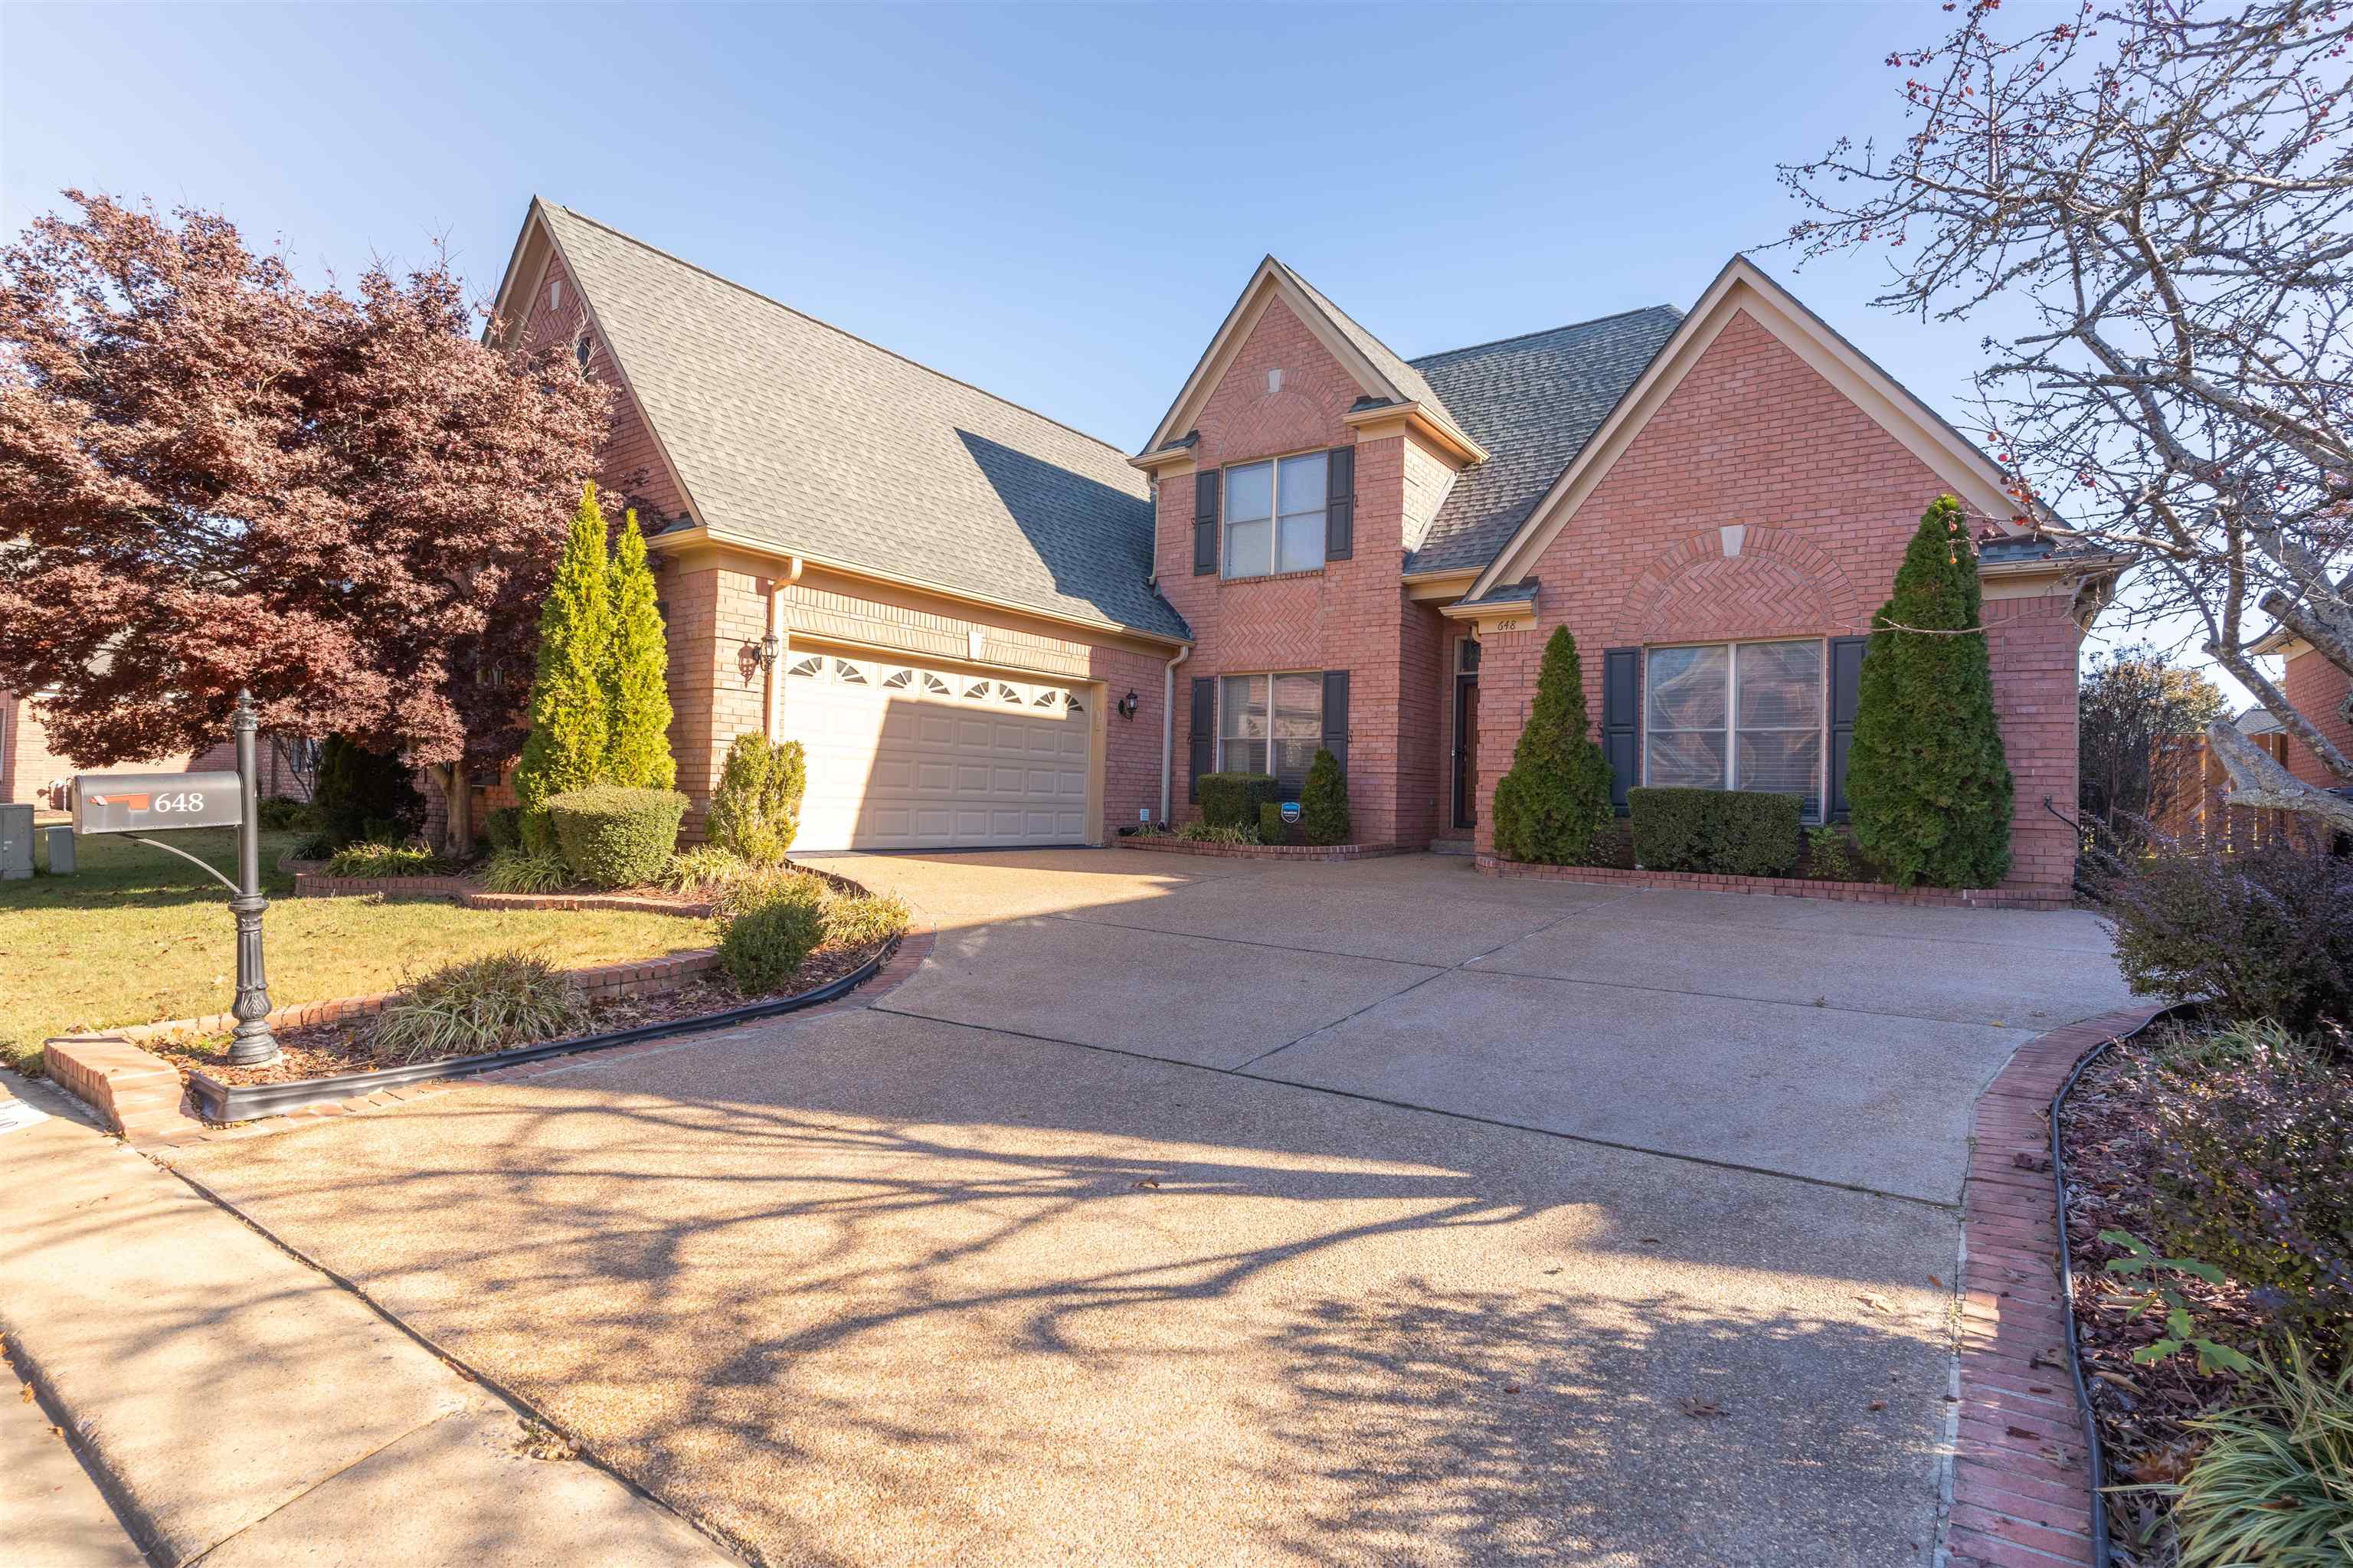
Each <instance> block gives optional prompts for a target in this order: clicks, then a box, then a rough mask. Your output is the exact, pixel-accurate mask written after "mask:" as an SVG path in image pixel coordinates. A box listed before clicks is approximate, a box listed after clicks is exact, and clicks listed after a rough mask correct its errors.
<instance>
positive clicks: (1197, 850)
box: [1114, 833, 1413, 861]
mask: <svg viewBox="0 0 2353 1568" xmlns="http://www.w3.org/2000/svg"><path fill="white" fill-rule="evenodd" d="M1114 842H1116V844H1117V845H1118V847H1119V848H1121V849H1140V850H1150V851H1152V852H1153V853H1155V854H1198V855H1208V856H1210V857H1212V858H1214V859H1219V860H1308V861H1333V860H1371V859H1373V858H1374V857H1375V856H1377V855H1385V854H1411V853H1413V852H1412V851H1411V850H1409V849H1408V848H1407V847H1406V846H1405V845H1403V844H1213V843H1205V842H1199V841H1197V840H1194V839H1180V838H1178V837H1177V836H1176V834H1174V833H1138V834H1135V835H1134V836H1133V837H1130V838H1124V839H1119V840H1116V841H1114Z"/></svg>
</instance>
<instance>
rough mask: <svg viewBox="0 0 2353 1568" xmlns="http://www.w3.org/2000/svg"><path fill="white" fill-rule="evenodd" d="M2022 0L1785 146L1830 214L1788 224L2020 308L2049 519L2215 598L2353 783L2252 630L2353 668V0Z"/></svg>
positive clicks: (2149, 603) (2009, 345)
mask: <svg viewBox="0 0 2353 1568" xmlns="http://www.w3.org/2000/svg"><path fill="white" fill-rule="evenodd" d="M1999 4H2000V0H1978V3H1977V4H1974V5H1969V6H1968V8H1967V9H1966V10H1965V11H1963V12H1962V13H1961V20H1960V23H1959V25H1958V26H1957V29H1956V30H1955V31H1954V32H1953V33H1952V34H1951V36H1949V37H1947V38H1945V39H1944V40H1943V41H1942V42H1940V43H1938V44H1936V45H1933V46H1931V47H1929V48H1922V49H1917V50H1907V51H1903V52H1900V53H1897V54H1894V55H1891V56H1890V57H1889V59H1888V63H1889V65H1890V66H1892V67H1894V68H1895V69H1899V70H1902V71H1904V72H1905V83H1904V93H1903V96H1904V99H1905V105H1906V111H1905V121H1906V123H1905V128H1904V133H1903V135H1902V137H1901V139H1900V140H1897V141H1895V142H1894V143H1889V144H1885V145H1882V144H1879V143H1873V142H1869V141H1865V142H1862V143H1856V142H1854V141H1852V140H1851V139H1846V140H1841V141H1840V142H1839V143H1837V144H1836V145H1835V146H1833V147H1832V148H1831V150H1830V151H1829V152H1828V153H1827V154H1824V155H1823V156H1822V157H1820V158H1819V159H1817V160H1815V161H1814V162H1812V163H1808V164H1785V165H1783V166H1782V168H1781V178H1782V181H1783V183H1784V184H1786V185H1788V187H1789V188H1790V189H1791V190H1792V191H1793V192H1795V193H1796V195H1797V196H1798V197H1799V200H1800V201H1801V202H1802V203H1803V204H1804V205H1805V207H1806V209H1807V215H1808V216H1807V217H1805V219H1804V220H1803V221H1801V222H1799V224H1797V225H1795V226H1794V227H1793V228H1792V229H1791V232H1790V234H1789V236H1788V238H1787V239H1786V240H1784V241H1783V242H1782V243H1784V244H1788V245H1790V246H1793V247H1795V248H1797V249H1799V251H1800V252H1801V254H1802V255H1803V256H1804V257H1806V258H1808V259H1810V258H1813V257H1818V256H1821V255H1824V254H1827V253H1830V252H1833V251H1841V250H1847V249H1856V248H1865V247H1870V248H1877V249H1881V250H1883V252H1884V253H1885V254H1886V255H1887V256H1888V257H1889V258H1890V259H1891V260H1892V263H1893V278H1892V281H1891V282H1890V284H1889V286H1888V288H1887V289H1886V290H1885V291H1884V292H1883V293H1882V294H1881V295H1880V296H1879V297H1878V299H1877V300H1876V301H1874V302H1875V303H1877V304H1880V305H1882V306H1885V307H1888V308H1892V309H1896V310H1901V311H1905V312H1910V313H1915V314H1918V315H1920V316H1921V317H1923V318H1924V319H1935V320H1939V321H1951V320H1958V319H1967V318H1969V317H1970V316H1971V315H1972V314H1973V313H1975V314H1978V315H1979V316H1980V317H1982V318H1985V319H1988V321H1989V324H1991V323H1992V322H1994V321H2001V322H2005V323H2010V324H2008V325H2006V326H2004V327H2002V328H2000V329H1999V330H1997V331H1996V332H1994V333H1993V334H1991V335H1989V336H1988V337H1987V338H1986V339H1985V343H1984V346H1985V349H1986V352H1987V354H1988V358H1989V362H1988V364H1987V365H1986V366H1985V367H1984V368H1983V369H1982V370H1980V371H1979V372H1978V376H1977V391H1978V399H1979V409H1980V413H1981V419H1982V425H1983V429H1982V432H1981V433H1982V436H1983V438H1984V440H1985V441H1986V442H1987V444H1988V447H1989V450H1991V451H1992V452H1994V453H1995V455H1996V457H1997V459H1998V461H2000V462H2001V464H2002V465H2003V466H2004V468H2005V469H2006V470H2007V471H2009V472H2010V476H2011V482H2012V493H2013V494H2014V495H2015V497H2016V499H2017V503H2018V513H2019V515H2020V516H2021V518H2022V519H2030V520H2031V521H2033V522H2034V523H2035V524H2037V525H2038V526H2041V527H2043V528H2045V529H2047V530H2048V531H2049V532H2051V533H2052V534H2054V535H2060V536H2062V537H2063V538H2067V539H2070V540H2073V541H2080V542H2083V543H2085V544H2088V545H2092V546H2098V547H2099V548H2100V549H2101V550H2102V551H2104V552H2106V553H2107V554H2108V555H2110V556H2114V557H2121V558H2122V559H2123V560H2124V561H2125V562H2126V564H2128V565H2129V566H2131V567H2137V568H2138V569H2137V575H2136V578H2135V589H2134V592H2133V594H2132V596H2131V599H2130V603H2129V608H2127V609H2124V610H2122V611H2121V613H2124V614H2126V615H2127V616H2128V617H2130V618H2131V619H2132V620H2136V621H2150V620H2158V619H2161V618H2168V617H2173V616H2177V615H2180V614H2183V613H2185V612H2186V613H2188V614H2189V615H2191V616H2194V617H2195V618H2197V620H2198V621H2199V622H2200V624H2202V626H2203V628H2204V637H2203V640H2202V641H2203V647H2204V651H2205V652H2206V654H2207V655H2208V656H2209V657H2210V658H2211V659H2212V660H2214V662H2216V663H2218V664H2220V665H2221V667H2222V668H2223V669H2225V670H2228V671H2229V672H2230V673H2232V674H2233V675H2235V676H2237V677H2238V678H2239V680H2241V681H2242V682H2243V683H2245V684H2246V686H2247V688H2248V689H2249V690H2250V691H2252V692H2253V693H2254V694H2255V695H2256V697H2257V698H2258V699H2259V700H2260V701H2261V702H2262V704H2263V706H2264V707H2265V708H2267V709H2268V710H2270V711H2271V712H2272V713H2273V714H2274V715H2277V717H2278V719H2279V721H2280V723H2281V724H2282V725H2284V726H2285V727H2286V728H2287V730H2288V732H2289V733H2290V734H2292V735H2293V736H2295V738H2296V739H2297V740H2298V741H2299V742H2301V743H2302V744H2303V745H2304V746H2305V747H2307V748H2309V749H2310V750H2311V751H2312V753H2313V754H2314V755H2315V756H2316V757H2317V758H2320V760H2321V761H2322V763H2323V764H2324V765H2326V767H2327V768H2328V770H2329V771H2330V772H2331V773H2333V774H2334V775H2335V776H2336V777H2337V778H2338V779H2345V780H2347V781H2348V782H2353V758H2348V757H2347V756H2346V755H2345V754H2344V752H2343V751H2342V750H2341V749H2340V748H2339V747H2337V746H2336V745H2334V744H2332V743H2331V741H2330V740H2329V739H2328V737H2327V736H2325V735H2324V734H2323V733H2322V732H2321V730H2320V729H2319V728H2318V727H2317V726H2316V725H2315V723H2314V722H2313V720H2314V716H2315V715H2310V714H2305V713H2299V712H2298V711H2297V710H2296V708H2295V705H2294V704H2292V703H2290V702H2289V701H2288V700H2287V697H2286V695H2285V694H2284V693H2283V692H2282V691H2281V690H2280V688H2279V686H2278V684H2277V683H2274V681H2272V680H2271V679H2270V678H2269V677H2268V676H2267V675H2266V674H2265V673H2263V669H2262V668H2261V667H2260V666H2259V665H2258V664H2257V663H2256V662H2255V656H2254V654H2253V645H2254V644H2255V643H2256V642H2258V641H2261V640H2262V638H2263V635H2264V634H2265V633H2267V632H2268V631H2270V630H2272V629H2273V627H2274V626H2277V627H2280V628H2284V630H2287V631H2289V632H2292V633H2293V634H2294V635H2295V636H2296V637H2299V638H2301V639H2303V640H2304V641H2306V642H2308V643H2309V644H2310V645H2311V646H2312V647H2313V649H2314V650H2315V651H2316V652H2317V654H2318V655H2319V656H2320V657H2322V658H2325V659H2327V661H2328V662H2329V663H2331V664H2332V665H2334V666H2335V667H2337V669H2339V670H2342V671H2345V672H2346V673H2348V676H2353V572H2348V556H2353V422H2348V401H2353V335H2348V328H2353V139H2348V131H2353V95H2348V74H2349V73H2353V64H2348V43H2353V14H2348V11H2347V9H2346V8H2345V7H2344V6H2341V5H2326V4H2316V3H2312V0H2278V3H2274V4H2258V5H2244V6H2242V7H2238V8H2233V9H2230V10H2227V11H2224V10H2221V9H2219V8H2216V7H2211V6H2204V5H2199V4H2198V3H2197V0H2136V3H2133V4H2128V5H2121V6H2116V7H2114V8H2109V9H2095V8H2094V6H2092V5H2085V6H2084V8H2083V9H2082V10H2081V11H2080V12H2073V13H2069V14H2067V15H2066V16H2064V19H2063V20H2060V21H2057V22H2054V23H2052V24H2051V25H2049V26H2043V27H2042V28H2040V29H2039V30H2035V31H2031V32H2025V33H2022V34H2020V35H2017V36H2013V37H1997V36H1996V35H1995V33H1994V31H1993V28H1992V24H1993V22H1994V20H1995V16H1996V13H1997V10H1998V6H1999ZM1945 9H1946V10H1947V11H1952V10H1954V9H1955V6H1954V5H1947V6H1946V7H1945ZM2345 708H2346V712H2347V717H2348V721H2353V696H2348V699H2347V702H2346V705H2345ZM2208 733H2209V736H2210V737H2211V741H2212V743H2213V746H2214V748H2215V751H2216V754H2217V755H2218V756H2220V757H2221V758H2222V761H2223V764H2224V766H2225V767H2226V768H2229V770H2230V773H2231V777H2232V783H2233V785H2234V787H2235V788H2234V792H2233V795H2232V800H2233V803H2235V804H2238V805H2242V806H2258V807H2276V808H2281V809H2284V810H2295V811H2304V812H2308V813H2311V814H2313V815H2315V816H2317V817H2321V818H2324V819H2327V820H2329V821H2333V822H2334V823H2336V824H2337V825H2338V826H2340V827H2348V828H2353V800H2344V799H2340V798H2338V797H2337V796H2335V795H2332V794H2330V793H2328V792H2327V791H2326V790H2321V789H2314V788H2312V787H2311V786H2309V785H2307V784H2306V783H2303V782H2301V781H2299V780H2298V779H2295V778H2294V777H2293V776H2292V775H2291V774H2289V772H2288V771H2287V770H2286V769H2285V768H2282V767H2281V766H2280V765H2279V764H2278V763H2276V762H2274V761H2273V760H2272V758H2270V757H2268V756H2267V755H2265V754H2264V753H2263V752H2262V751H2260V750H2258V749H2257V748H2256V747H2254V746H2253V744H2251V743H2250V742H2249V741H2248V740H2247V739H2246V738H2245V736H2242V735H2241V734H2240V733H2239V731H2238V730H2237V729H2236V728H2235V727H2234V726H2232V724H2231V723H2230V722H2229V721H2228V720H2227V719H2223V720H2218V721H2216V722H2215V723H2214V724H2213V725H2212V726H2211V728H2210V730H2209V732H2208Z"/></svg>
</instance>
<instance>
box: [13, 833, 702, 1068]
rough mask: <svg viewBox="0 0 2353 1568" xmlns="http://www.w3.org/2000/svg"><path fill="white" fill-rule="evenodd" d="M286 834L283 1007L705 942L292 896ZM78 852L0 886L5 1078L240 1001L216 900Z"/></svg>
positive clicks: (197, 889) (582, 915)
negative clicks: (542, 959) (533, 962)
mask: <svg viewBox="0 0 2353 1568" xmlns="http://www.w3.org/2000/svg"><path fill="white" fill-rule="evenodd" d="M295 837H296V835H295V834H292V833H265V834H263V835H262V854H261V863H262V868H263V890H264V891H265V892H267V893H268V894H269V896H270V898H271V900H272V903H271V904H270V906H269V914H268V915H266V916H263V919H262V929H263V932H264V934H265V938H266V941H267V946H268V950H269V998H270V1000H271V1001H273V1002H276V1003H277V1004H278V1005H280V1006H281V1007H283V1006H286V1005H287V1004H289V1003H291V1002H298V1001H322V1000H325V999H328V998H332V997H339V996H361V995H364V994H366V993H368V992H370V991H390V990H391V989H393V988H394V987H395V986H396V985H398V984H399V983H400V981H401V980H402V978H403V977H404V976H406V975H411V974H417V973H421V972H423V971H425V970H427V969H435V968H438V966H439V965H441V964H444V963H447V962H448V961H449V960H450V959H460V958H472V957H476V956H478V955H480V954H482V953H487V952H491V951H494V950H496V949H498V948H517V947H519V948H529V949H530V950H532V951H533V952H537V953H542V954H544V955H545V956H546V957H547V958H548V959H549V960H550V961H552V962H554V963H556V964H559V965H562V966H563V967H565V968H575V967H578V966H582V965H586V964H597V963H611V962H616V961H618V960H620V959H636V958H648V957H653V956H657V955H659V954H663V953H672V952H677V951H679V950H681V948H702V947H708V946H710V945H711V944H712V941H713V940H715V938H714V937H713V935H712V927H711V925H710V922H708V921H704V920H688V919H681V918H680V917H679V916H674V915H640V914H630V913H625V912H622V911H619V910H602V909H600V910H562V909H522V910H488V909H460V908H459V907H457V906H454V905H451V904H447V903H443V902H441V901H439V900H426V899H417V900H411V901H403V902H387V901H385V900H383V899H380V898H294V897H292V896H290V895H291V894H292V893H293V891H294V885H293V879H292V878H290V877H283V876H280V875H279V874H277V873H276V872H275V870H273V869H272V867H273V865H274V863H275V862H276V861H277V858H278V857H279V855H280V854H281V853H284V852H285V851H286V849H287V848H288V847H289V846H290V845H291V844H292V843H293V842H294V840H295ZM236 841H237V835H236V834H235V833H233V832H228V831H227V830H219V831H205V832H182V833H174V834H173V835H172V838H171V841H170V842H173V843H174V844H175V845H177V846H178V847H179V848H181V849H184V850H186V851H187V852H188V853H191V854H195V855H198V856H201V857H202V858H203V859H205V860H206V861H209V862H210V863H213V864H215V865H216V866H218V867H220V868H221V870H222V871H223V872H225V873H228V874H231V875H234V874H235V866H236V858H237V842H236ZM77 847H78V848H79V851H80V860H81V867H80V870H79V874H76V875H73V876H66V877H57V876H48V875H40V876H36V877H34V878H33V879H32V880H31V881H29V882H26V881H16V882H0V1061H5V1062H7V1063H8V1065H12V1066H16V1067H19V1068H24V1067H27V1066H31V1065H34V1064H37V1061H38V1059H39V1056H40V1050H41V1042H42V1041H43V1040H45V1039H47V1037H48V1036H50V1035H52V1034H63V1033H70V1032H72V1031H74V1030H77V1029H103V1028H108V1027H111V1026H112V1025H116V1024H123V1023H152V1022H155V1021H157V1020H159V1019H165V1018H191V1017H195V1016H197V1015H199V1014H203V1013H207V1012H227V1011H228V1008H229V1004H230V1003H231V1002H232V1001H235V1000H236V995H237V940H236V931H235V927H233V926H232V925H231V923H230V918H229V912H228V894H227V890H226V889H224V888H223V887H221V885H219V884H218V883H216V882H214V881H213V880H212V879H211V878H210V877H208V876H206V875H205V874H203V873H202V872H200V871H198V870H197V869H196V868H195V866H192V865H190V864H188V863H185V861H182V860H180V859H178V858H177V857H176V856H173V855H168V854H165V853H162V852H161V851H158V850H153V849H149V848H147V847H145V846H144V845H141V844H134V843H128V842H123V841H121V840H120V839H82V840H80V841H79V843H78V846H77ZM44 865H46V862H44Z"/></svg>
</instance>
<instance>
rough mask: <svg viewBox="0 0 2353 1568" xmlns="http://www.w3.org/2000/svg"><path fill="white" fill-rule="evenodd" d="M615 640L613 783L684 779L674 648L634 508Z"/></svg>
mask: <svg viewBox="0 0 2353 1568" xmlns="http://www.w3.org/2000/svg"><path fill="white" fill-rule="evenodd" d="M612 599H613V638H612V641H611V642H610V643H609V644H607V651H606V661H605V682H604V683H605V705H606V709H607V713H608V714H609V715H610V722H611V737H610V739H609V741H608V742H607V746H606V748H605V777H606V779H607V781H609V782H611V783H615V784H618V785H621V786H623V787H624V788H627V789H669V788H670V786H671V785H673V784H675V783H677V782H678V763H677V762H676V761H675V760H674V759H672V758H671V757H670V647H669V644H668V643H667V642H666V641H664V640H663V637H662V618H661V609H660V607H659V605H657V604H656V603H655V602H654V574H653V569H652V568H651V567H649V566H647V565H646V536H645V535H643V534H641V533H639V532H638V514H637V513H636V512H635V511H631V512H630V513H629V514H628V522H627V523H626V524H624V525H623V526H622V529H621V538H620V542H619V543H618V544H617V545H615V546H613V565H612Z"/></svg>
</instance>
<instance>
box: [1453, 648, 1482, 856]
mask: <svg viewBox="0 0 2353 1568" xmlns="http://www.w3.org/2000/svg"><path fill="white" fill-rule="evenodd" d="M1470 646H1472V647H1473V648H1476V647H1477V646H1478V644H1477V643H1475V642H1474V643H1472V644H1471V645H1470ZM1454 825H1455V826H1456V827H1458V828H1475V827H1477V826H1478V825H1479V675H1478V673H1477V672H1476V671H1475V670H1474V671H1472V672H1470V673H1465V674H1461V675H1457V676H1455V677H1454Z"/></svg>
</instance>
